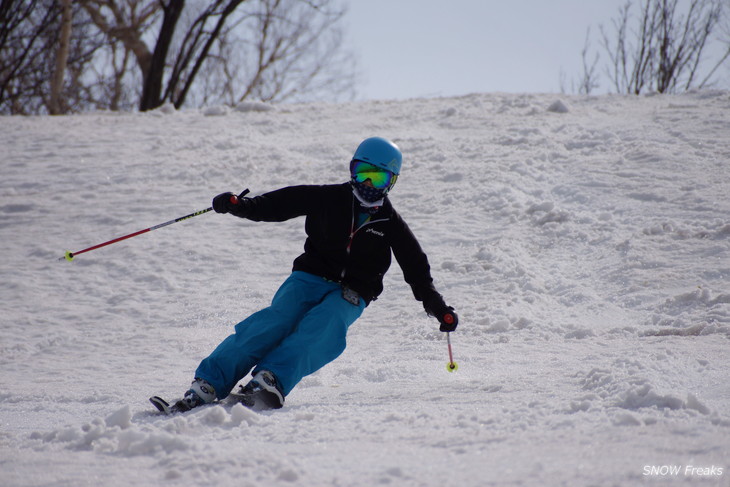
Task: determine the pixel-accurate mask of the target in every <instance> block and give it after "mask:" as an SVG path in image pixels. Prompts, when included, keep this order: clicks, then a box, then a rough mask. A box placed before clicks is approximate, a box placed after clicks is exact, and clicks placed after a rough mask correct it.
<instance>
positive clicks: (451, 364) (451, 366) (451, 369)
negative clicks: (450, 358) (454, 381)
mask: <svg viewBox="0 0 730 487" xmlns="http://www.w3.org/2000/svg"><path fill="white" fill-rule="evenodd" d="M446 370H448V371H449V372H456V371H457V370H459V366H458V365H457V364H456V362H449V363H448V364H446Z"/></svg>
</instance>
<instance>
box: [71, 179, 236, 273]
mask: <svg viewBox="0 0 730 487" xmlns="http://www.w3.org/2000/svg"><path fill="white" fill-rule="evenodd" d="M248 192H249V191H248V189H244V190H243V192H242V193H241V194H240V195H238V196H236V195H232V196H231V203H233V204H234V205H235V204H236V203H238V198H243V196H245V195H246V194H248ZM212 209H213V207H210V208H206V209H204V210H200V211H196V212H195V213H191V214H189V215H185V216H181V217H180V218H175V219H174V220H170V221H169V222H165V223H160V224H159V225H155V226H153V227H149V228H145V229H144V230H140V231H138V232H134V233H130V234H129V235H124V236H123V237H119V238H115V239H113V240H109V241H107V242H104V243H100V244H98V245H94V246H92V247H89V248H88V249H84V250H79V251H78V252H69V251H68V250H67V251H66V254H65V255H64V256H63V257H59V259H58V260H63V259H66V260H67V261H69V262H71V261H72V260H74V257H76V256H77V255H79V254H83V253H84V252H90V251H92V250H96V249H100V248H102V247H106V246H107V245H111V244H113V243H117V242H121V241H122V240H127V239H128V238H132V237H136V236H137V235H142V234H143V233H147V232H151V231H152V230H157V229H158V228H162V227H166V226H168V225H172V224H173V223H177V222H181V221H183V220H187V219H188V218H192V217H194V216H198V215H202V214H203V213H208V212H209V211H211V210H212Z"/></svg>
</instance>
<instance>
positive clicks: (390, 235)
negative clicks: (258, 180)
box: [231, 183, 445, 315]
mask: <svg viewBox="0 0 730 487" xmlns="http://www.w3.org/2000/svg"><path fill="white" fill-rule="evenodd" d="M359 204H360V203H359V202H358V201H357V200H356V198H355V196H354V194H353V192H352V187H351V185H350V183H344V184H334V185H324V186H291V187H287V188H282V189H279V190H276V191H272V192H270V193H266V194H263V195H261V196H256V197H254V198H251V199H250V201H249V202H248V204H247V205H246V211H245V213H243V214H238V215H237V216H241V217H244V218H247V219H249V220H253V221H266V222H279V221H285V220H289V219H291V218H295V217H298V216H306V221H305V231H306V233H307V240H306V242H305V243H304V253H303V254H302V255H300V256H299V257H297V258H296V259H295V260H294V267H293V270H294V271H304V272H309V273H310V274H315V275H318V276H322V277H323V278H325V279H329V280H332V281H335V282H339V283H341V284H343V285H345V286H347V287H349V288H351V289H352V290H354V291H356V292H357V293H358V294H360V296H362V297H363V299H365V301H366V302H367V303H368V304H369V303H370V302H371V301H373V300H375V299H377V297H378V295H379V294H380V293H381V292H382V291H383V276H384V275H385V273H386V271H387V270H388V268H389V267H390V263H391V251H392V252H393V255H395V258H396V260H397V261H398V264H399V265H400V267H401V269H402V270H403V276H404V278H405V280H406V282H407V283H408V284H410V286H411V289H412V290H413V295H414V296H415V298H416V299H417V300H418V301H422V302H423V307H424V309H425V310H426V312H427V313H429V314H431V315H436V314H437V313H438V312H439V311H440V310H442V309H443V308H444V307H445V304H444V300H443V298H442V297H441V295H440V294H439V293H438V292H437V291H436V289H435V288H434V286H433V279H432V277H431V268H430V266H429V263H428V258H427V257H426V254H425V253H424V252H423V250H422V249H421V246H420V244H419V243H418V241H417V240H416V237H415V236H414V235H413V233H412V232H411V230H410V229H409V228H408V225H407V224H406V222H405V221H403V219H402V218H401V216H400V215H399V214H398V213H397V212H396V211H395V209H394V208H393V206H392V205H391V203H390V201H389V200H388V198H387V197H386V198H385V201H384V203H383V205H382V206H381V207H380V208H379V209H378V211H377V212H376V213H375V214H373V215H372V216H371V218H370V220H369V221H368V222H366V223H365V224H363V225H362V226H360V227H359V228H355V225H356V222H355V214H356V208H357V206H359ZM231 213H232V214H234V215H236V211H235V210H234V211H231Z"/></svg>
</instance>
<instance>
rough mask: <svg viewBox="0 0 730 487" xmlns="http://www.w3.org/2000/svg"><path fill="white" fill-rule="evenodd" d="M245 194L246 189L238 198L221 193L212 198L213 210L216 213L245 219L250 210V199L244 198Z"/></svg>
mask: <svg viewBox="0 0 730 487" xmlns="http://www.w3.org/2000/svg"><path fill="white" fill-rule="evenodd" d="M247 193H248V189H244V190H243V192H242V193H241V194H239V195H238V196H236V195H234V194H233V193H230V192H227V193H221V194H219V195H218V196H216V197H215V198H213V210H215V212H216V213H231V214H233V215H236V216H240V217H242V218H245V217H246V215H248V212H249V210H250V209H251V199H250V198H244V195H246V194H247Z"/></svg>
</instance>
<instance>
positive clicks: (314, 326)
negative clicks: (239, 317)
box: [195, 271, 365, 399]
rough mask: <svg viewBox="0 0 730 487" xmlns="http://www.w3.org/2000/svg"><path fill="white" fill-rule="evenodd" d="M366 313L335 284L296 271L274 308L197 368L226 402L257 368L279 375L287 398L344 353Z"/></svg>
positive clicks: (362, 305)
mask: <svg viewBox="0 0 730 487" xmlns="http://www.w3.org/2000/svg"><path fill="white" fill-rule="evenodd" d="M364 309H365V301H364V300H363V299H362V298H360V304H359V305H354V304H352V303H350V302H348V301H346V300H345V299H344V298H343V297H342V289H341V287H340V285H339V284H338V283H336V282H332V281H328V280H326V279H323V278H322V277H319V276H315V275H313V274H309V273H307V272H301V271H294V272H293V273H292V274H291V275H290V276H289V277H288V278H287V280H286V281H284V283H283V284H282V285H281V287H280V288H279V290H278V291H277V292H276V294H275V295H274V299H273V300H272V302H271V306H269V307H268V308H264V309H262V310H260V311H257V312H256V313H254V314H252V315H251V316H249V317H248V318H246V319H245V320H243V321H242V322H240V323H238V324H237V325H236V328H235V329H236V332H235V333H234V334H233V335H230V336H229V337H228V338H226V339H225V340H223V341H222V342H221V344H220V345H218V347H217V348H216V349H215V350H214V351H213V353H211V354H210V355H209V356H208V357H207V358H205V359H204V360H203V361H202V362H201V363H200V365H199V366H198V369H197V371H196V372H195V377H199V378H201V379H203V380H205V381H207V382H208V383H209V384H210V385H212V386H213V387H214V388H215V392H216V396H218V399H223V398H225V397H226V396H228V394H230V392H231V391H232V390H233V388H234V387H235V386H236V384H237V383H238V381H240V380H241V379H243V378H244V377H245V376H246V375H247V374H248V373H249V372H250V371H251V369H252V368H253V367H256V369H255V370H254V374H256V373H257V372H258V371H259V370H269V371H271V372H273V373H274V375H276V378H277V379H278V381H279V385H280V386H281V388H282V392H283V393H284V395H287V394H289V392H291V390H292V389H293V388H294V386H295V385H297V383H299V381H300V380H301V379H302V377H305V376H307V375H309V374H312V373H313V372H315V371H317V370H319V369H320V368H321V367H323V366H324V365H326V364H328V363H329V362H331V361H333V360H334V359H336V358H337V357H339V356H340V354H341V353H342V352H343V351H344V350H345V346H346V336H347V330H348V328H349V327H350V325H351V324H352V323H354V322H355V320H357V319H358V318H359V317H360V315H361V314H362V312H363V310H364Z"/></svg>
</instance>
